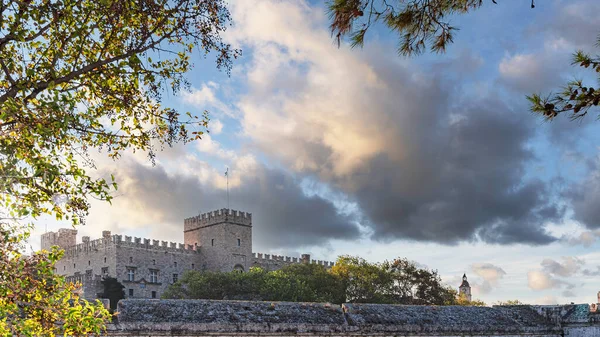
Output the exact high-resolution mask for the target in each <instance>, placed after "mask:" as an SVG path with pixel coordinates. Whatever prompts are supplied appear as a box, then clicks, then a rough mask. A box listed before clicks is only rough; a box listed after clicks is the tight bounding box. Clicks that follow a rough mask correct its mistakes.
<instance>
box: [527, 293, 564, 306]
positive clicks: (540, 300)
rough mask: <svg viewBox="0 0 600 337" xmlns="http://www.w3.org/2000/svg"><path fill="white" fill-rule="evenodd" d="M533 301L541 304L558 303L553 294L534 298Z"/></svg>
mask: <svg viewBox="0 0 600 337" xmlns="http://www.w3.org/2000/svg"><path fill="white" fill-rule="evenodd" d="M533 303H535V304H541V305H554V304H558V299H556V297H555V296H552V295H546V296H544V297H540V298H538V299H536V300H534V301H533Z"/></svg>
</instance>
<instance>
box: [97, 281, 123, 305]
mask: <svg viewBox="0 0 600 337" xmlns="http://www.w3.org/2000/svg"><path fill="white" fill-rule="evenodd" d="M101 283H102V286H103V291H102V293H101V294H99V296H98V297H99V298H107V299H108V300H109V301H110V310H111V311H112V312H114V311H115V310H116V309H117V303H118V302H119V300H122V299H124V298H125V290H124V289H125V286H124V285H122V284H121V282H119V281H118V280H117V279H116V278H114V277H105V278H103V279H102V281H101Z"/></svg>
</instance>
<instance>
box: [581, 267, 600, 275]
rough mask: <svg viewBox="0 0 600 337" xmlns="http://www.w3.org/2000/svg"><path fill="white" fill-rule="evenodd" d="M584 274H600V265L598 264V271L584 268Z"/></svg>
mask: <svg viewBox="0 0 600 337" xmlns="http://www.w3.org/2000/svg"><path fill="white" fill-rule="evenodd" d="M581 273H582V274H583V275H584V276H600V266H596V271H593V270H589V269H584V270H582V271H581Z"/></svg>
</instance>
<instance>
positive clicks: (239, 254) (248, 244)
mask: <svg viewBox="0 0 600 337" xmlns="http://www.w3.org/2000/svg"><path fill="white" fill-rule="evenodd" d="M183 237H184V242H185V244H186V245H192V246H194V247H196V249H197V250H200V253H201V257H202V264H201V268H202V269H203V270H210V271H223V272H227V271H233V270H239V271H242V272H245V271H248V269H249V268H250V264H251V262H252V261H251V260H252V214H250V213H246V212H239V211H235V210H230V209H227V208H223V209H220V210H217V211H213V212H208V213H204V214H200V215H198V216H195V217H192V218H188V219H185V221H184V230H183Z"/></svg>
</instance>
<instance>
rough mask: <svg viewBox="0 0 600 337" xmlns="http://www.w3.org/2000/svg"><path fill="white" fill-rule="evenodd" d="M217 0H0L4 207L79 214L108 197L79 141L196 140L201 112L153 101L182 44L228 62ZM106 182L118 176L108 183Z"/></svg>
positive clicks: (107, 146)
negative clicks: (90, 170) (91, 199)
mask: <svg viewBox="0 0 600 337" xmlns="http://www.w3.org/2000/svg"><path fill="white" fill-rule="evenodd" d="M229 20H230V15H229V12H228V10H227V8H226V6H225V2H224V0H141V1H125V0H115V1H113V0H64V1H46V0H32V1H20V0H1V1H0V176H2V179H1V180H0V181H2V183H0V205H1V206H3V207H5V208H6V209H7V210H8V211H9V214H10V216H11V217H14V218H19V217H23V216H28V215H30V216H34V217H36V216H39V215H41V214H44V213H46V214H52V215H54V216H56V218H57V219H69V220H71V221H72V222H73V223H74V224H77V223H79V222H81V220H82V219H83V217H84V216H85V215H86V214H87V212H88V207H89V205H88V201H87V198H88V197H95V198H99V199H103V200H109V201H110V199H111V196H110V193H109V192H110V188H111V186H113V185H112V184H114V181H112V182H110V183H111V184H109V182H107V181H106V180H105V179H93V178H91V177H90V176H89V175H88V173H87V172H86V170H85V168H86V167H89V166H93V162H92V161H91V160H90V158H89V156H88V155H87V154H88V151H89V150H90V149H102V150H104V151H106V153H107V155H108V156H110V157H112V158H118V157H119V156H120V154H121V153H122V152H123V151H125V150H128V149H131V150H134V151H135V150H140V151H146V152H147V153H148V155H149V157H150V159H153V158H154V156H155V151H156V150H157V149H159V148H160V147H162V146H165V145H172V144H173V143H174V142H187V141H191V140H194V139H199V138H200V137H201V135H202V133H203V130H204V127H206V125H207V123H208V117H207V116H206V115H204V116H194V115H192V114H189V113H188V114H186V115H181V114H180V113H179V112H178V111H176V110H173V109H171V108H168V107H164V106H162V105H161V104H160V102H161V96H162V94H163V93H164V92H165V90H171V91H173V92H174V93H176V92H178V91H179V90H180V89H181V88H187V87H188V86H189V84H188V82H187V81H186V80H185V77H184V74H185V73H186V72H187V71H188V70H189V69H190V68H191V66H192V63H191V62H190V55H191V54H192V52H193V51H194V50H199V51H200V52H201V53H204V54H205V55H206V54H208V53H212V54H214V55H215V56H216V60H217V67H218V68H222V69H225V70H227V71H229V69H230V67H231V62H232V59H233V58H235V57H237V56H238V55H239V51H237V50H232V49H231V47H230V45H228V44H226V43H224V42H223V41H222V39H221V33H222V32H223V31H224V30H225V29H226V26H227V24H228V22H229ZM114 187H115V188H116V185H114Z"/></svg>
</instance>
